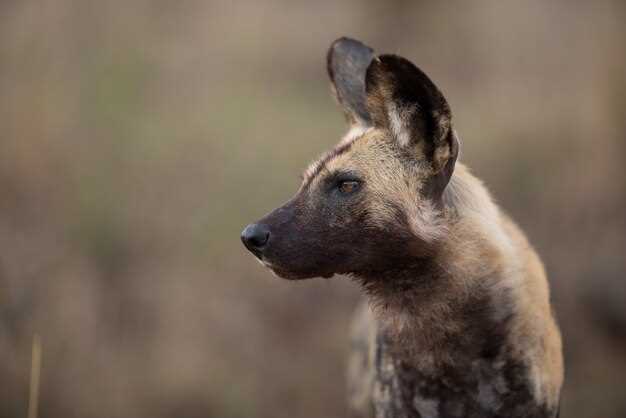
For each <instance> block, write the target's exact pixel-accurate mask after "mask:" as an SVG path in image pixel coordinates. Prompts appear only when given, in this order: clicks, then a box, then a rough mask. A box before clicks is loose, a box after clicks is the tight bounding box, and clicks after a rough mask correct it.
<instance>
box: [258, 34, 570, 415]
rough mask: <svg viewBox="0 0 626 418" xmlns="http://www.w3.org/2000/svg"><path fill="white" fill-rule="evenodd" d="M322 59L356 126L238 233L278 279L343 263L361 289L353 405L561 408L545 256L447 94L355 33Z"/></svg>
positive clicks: (357, 408)
mask: <svg viewBox="0 0 626 418" xmlns="http://www.w3.org/2000/svg"><path fill="white" fill-rule="evenodd" d="M328 66H329V74H330V76H331V80H332V81H333V85H334V92H335V94H336V95H337V98H338V101H339V102H340V103H341V104H342V106H343V108H344V111H345V113H346V115H347V116H348V117H347V119H348V121H349V122H350V123H351V129H350V131H349V132H348V134H347V135H346V136H345V137H344V138H343V139H342V140H341V141H340V142H339V144H338V145H337V147H336V148H335V149H333V150H331V151H330V152H328V153H327V154H326V155H324V156H323V157H322V158H320V159H319V160H318V161H316V162H315V163H313V164H312V165H311V166H310V167H309V168H308V169H307V170H306V172H305V174H304V178H303V182H302V185H301V187H300V189H299V191H298V193H297V194H296V195H295V196H294V198H293V199H292V200H290V201H289V202H287V203H286V204H285V205H283V206H282V207H280V208H278V209H276V210H275V211H273V212H272V213H270V214H269V215H267V216H266V217H264V218H263V219H262V220H260V221H259V224H262V225H263V226H264V228H265V229H264V230H268V231H270V235H269V236H268V237H269V239H268V240H267V242H266V243H264V244H263V245H262V246H260V247H254V246H251V245H250V244H249V243H247V244H246V245H247V246H248V247H249V248H250V249H251V251H253V252H254V253H255V255H256V256H257V257H259V259H260V260H261V261H262V262H263V263H264V264H265V265H267V266H268V267H269V268H271V269H272V270H273V271H274V272H275V273H276V274H278V275H279V276H281V277H285V278H289V279H302V278H308V277H315V276H323V277H330V276H332V275H334V274H337V273H343V274H348V275H350V276H351V277H353V278H354V280H356V281H357V282H358V283H360V285H361V286H362V288H363V289H364V291H365V294H366V295H367V299H368V301H367V303H366V304H364V305H363V306H362V307H360V308H359V310H358V314H357V318H356V321H355V327H354V332H353V335H354V336H353V351H354V355H353V357H352V359H351V361H350V367H349V371H350V373H349V374H350V377H351V378H350V394H351V396H350V405H351V410H352V411H353V415H354V416H368V417H369V416H376V417H395V418H398V417H407V418H408V417H420V418H446V417H507V418H521V417H535V418H540V417H541V418H543V417H546V418H547V417H555V416H556V414H557V413H558V404H559V396H560V388H561V384H562V379H563V366H562V357H561V340H560V335H559V332H558V328H557V326H556V323H555V321H554V318H553V316H552V313H551V309H550V303H549V290H548V285H547V280H546V276H545V272H544V270H543V266H542V264H541V261H540V260H539V258H538V257H537V255H536V253H535V252H534V250H533V249H532V247H531V246H530V244H529V243H528V242H527V240H526V238H525V237H524V235H523V233H522V232H521V231H520V230H519V229H518V228H517V227H516V226H515V224H514V223H513V222H512V221H511V220H510V219H509V218H508V217H507V216H506V215H505V214H503V213H502V212H501V211H500V210H499V209H498V207H497V206H496V205H495V204H494V203H493V200H492V199H491V197H490V195H489V193H488V192H487V190H486V189H485V187H484V186H483V185H482V183H481V182H480V181H479V180H478V179H476V178H475V177H474V176H473V175H472V174H471V173H470V172H469V171H468V170H467V168H465V166H463V165H462V164H460V163H457V162H456V160H457V157H458V152H459V141H458V137H457V135H456V133H455V131H454V129H453V127H452V123H451V120H452V115H451V112H450V108H449V106H448V104H447V102H446V100H445V98H444V97H443V95H442V94H441V92H440V91H439V90H438V89H437V87H436V86H435V85H434V83H433V82H432V81H431V80H430V79H429V78H428V77H427V76H426V75H425V74H424V73H423V72H422V71H421V70H419V69H418V68H417V67H415V66H414V65H413V64H412V63H410V62H409V61H407V60H405V59H403V58H401V57H397V56H394V55H382V56H378V57H375V56H374V54H373V51H372V50H371V49H370V48H369V47H366V46H365V45H363V44H361V43H359V42H358V41H354V40H348V39H345V38H342V39H340V40H338V41H336V42H335V43H334V44H333V46H332V47H331V50H330V51H329V55H328ZM338 75H340V77H338ZM345 182H349V183H352V184H357V185H358V186H357V187H355V188H354V189H352V188H351V189H349V190H350V192H342V191H341V190H342V188H341V187H340V186H341V185H342V184H343V183H345Z"/></svg>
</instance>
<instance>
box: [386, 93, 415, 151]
mask: <svg viewBox="0 0 626 418" xmlns="http://www.w3.org/2000/svg"><path fill="white" fill-rule="evenodd" d="M407 111H408V109H398V106H396V104H395V103H393V102H392V103H389V104H388V105H387V116H388V117H389V124H390V125H391V126H390V127H391V132H392V133H393V135H394V136H395V137H396V140H397V141H398V143H399V144H400V146H402V147H406V146H407V145H409V144H410V143H411V135H410V133H409V130H408V129H407V127H406V126H405V124H404V123H403V121H402V117H403V116H406V113H408V112H407Z"/></svg>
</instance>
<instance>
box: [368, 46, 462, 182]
mask: <svg viewBox="0 0 626 418" xmlns="http://www.w3.org/2000/svg"><path fill="white" fill-rule="evenodd" d="M365 84H366V95H367V109H368V113H369V115H370V117H371V119H372V123H373V124H374V126H376V127H378V128H382V129H386V130H388V131H389V132H390V133H391V135H392V136H393V137H394V138H395V140H396V141H397V142H398V144H399V145H400V146H401V147H403V148H405V149H407V150H409V151H410V152H414V155H415V156H416V158H419V159H425V160H426V161H427V162H428V163H430V165H431V167H432V169H433V172H434V173H440V172H444V171H445V173H443V174H444V177H445V179H444V178H442V180H444V181H445V184H447V181H448V179H449V176H450V175H451V174H452V169H453V166H454V162H455V160H456V157H457V154H458V141H457V139H456V136H455V134H454V131H453V130H452V126H451V119H452V114H451V112H450V107H449V106H448V102H447V101H446V99H445V98H444V97H443V94H442V93H441V92H440V91H439V89H438V88H437V86H435V84H434V83H433V82H432V81H431V80H430V78H428V76H426V74H424V72H422V70H420V69H419V68H417V67H416V66H415V65H413V63H411V62H410V61H408V60H406V59H405V58H402V57H399V56H396V55H381V56H379V57H376V58H375V59H374V60H373V61H372V62H371V64H370V65H369V67H368V69H367V72H366V81H365ZM445 184H444V186H445Z"/></svg>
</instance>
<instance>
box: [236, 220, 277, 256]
mask: <svg viewBox="0 0 626 418" xmlns="http://www.w3.org/2000/svg"><path fill="white" fill-rule="evenodd" d="M269 239H270V230H269V228H268V227H267V225H263V224H250V225H248V226H246V227H245V229H244V230H243V232H242V233H241V241H242V242H243V245H245V246H246V248H247V249H249V250H250V251H260V250H262V249H263V247H265V245H266V244H267V241H269Z"/></svg>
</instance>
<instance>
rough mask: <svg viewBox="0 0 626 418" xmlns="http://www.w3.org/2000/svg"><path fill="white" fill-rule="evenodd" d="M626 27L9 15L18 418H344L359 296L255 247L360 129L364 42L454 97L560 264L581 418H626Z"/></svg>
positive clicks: (395, 5)
mask: <svg viewBox="0 0 626 418" xmlns="http://www.w3.org/2000/svg"><path fill="white" fill-rule="evenodd" d="M624 21H626V4H625V3H624V2H621V1H618V0H614V1H609V0H601V1H596V2H566V1H564V0H561V1H555V2H539V1H531V2H523V3H521V2H501V1H495V0H493V1H478V2H460V3H457V2H455V3H445V4H441V3H434V2H433V3H429V2H407V1H393V2H374V1H363V2H357V1H348V2H330V1H322V2H309V3H297V2H296V3H294V2H289V1H269V0H264V1H251V0H248V1H238V2H228V1H212V2H203V1H197V0H185V1H179V2H166V1H147V0H138V1H133V2H123V1H119V0H116V1H109V2H82V1H78V0H58V1H55V2H52V1H48V2H45V1H44V2H37V1H20V2H17V1H4V2H2V3H0V91H1V92H2V95H1V98H0V121H1V122H2V125H1V126H2V128H1V131H0V132H2V134H1V138H0V245H1V248H2V249H3V251H2V254H1V255H0V356H1V357H0V358H2V360H1V361H0V388H1V389H0V405H1V406H0V416H1V417H18V416H25V414H26V410H27V407H28V380H29V375H30V362H31V358H30V355H31V354H30V353H31V348H32V342H33V336H34V335H35V334H39V335H41V344H42V345H41V347H42V369H41V388H40V405H39V411H40V416H42V417H68V418H69V417H130V416H132V417H143V416H145V417H148V416H149V417H172V416H185V417H251V416H254V417H260V418H263V417H272V418H280V417H303V418H304V417H341V416H344V415H345V403H344V398H345V392H344V367H345V364H344V358H345V357H346V354H347V350H348V344H347V336H346V331H347V329H348V325H349V321H350V314H351V311H352V309H353V307H354V304H355V303H356V300H357V298H358V297H359V296H358V295H359V292H358V289H357V288H356V287H355V286H354V285H352V284H351V283H349V282H348V281H347V280H345V279H343V278H336V279H334V280H332V281H321V280H311V281H307V282H302V283H287V282H284V281H280V280H278V279H276V278H274V277H272V276H271V275H270V273H269V272H268V271H266V270H264V269H263V268H261V267H260V266H259V265H258V263H256V262H255V261H254V260H253V258H252V257H250V256H249V255H248V254H246V252H245V251H244V249H243V248H242V246H241V245H240V242H239V232H240V230H241V228H242V227H243V226H244V225H245V224H247V223H248V222H250V221H252V220H254V219H257V218H258V217H260V216H261V215H262V214H264V213H265V212H267V211H269V210H270V209H272V208H273V207H275V206H277V205H278V204H279V203H280V202H282V201H284V200H286V199H287V198H289V196H290V195H291V194H292V193H293V192H294V191H295V189H296V188H297V185H298V182H299V180H298V175H299V173H300V171H301V170H302V169H304V168H305V166H306V165H307V163H308V162H309V161H311V160H312V159H313V158H314V157H315V156H316V155H317V154H319V153H320V152H321V151H322V150H325V149H327V148H328V147H329V146H331V145H332V144H333V143H335V142H336V141H337V140H338V139H339V138H340V136H341V134H342V133H343V130H344V129H345V127H344V123H343V120H342V116H341V114H340V112H339V111H338V109H337V107H336V106H335V104H334V103H333V101H332V99H331V98H330V95H329V94H328V93H329V88H328V83H327V80H326V73H325V66H324V64H325V62H324V59H325V53H326V48H327V47H328V45H329V44H330V42H331V41H332V40H333V39H335V38H337V37H339V36H342V35H350V36H353V37H356V38H360V39H363V40H364V41H366V42H367V43H369V44H371V45H373V46H375V47H376V48H377V49H378V50H379V51H385V52H396V53H401V54H402V55H404V56H407V57H409V58H410V59H412V60H413V61H414V62H416V63H417V64H418V65H419V66H421V67H422V68H423V69H424V70H425V71H426V72H427V73H429V74H430V75H431V76H432V77H433V78H434V79H435V80H436V81H437V83H438V84H439V85H440V86H441V88H442V89H443V90H444V92H445V93H446V95H447V96H448V98H449V100H450V102H451V105H452V108H453V111H454V113H455V121H456V122H455V123H456V129H457V130H458V131H459V133H460V135H461V138H462V140H463V155H462V159H463V160H464V161H465V162H466V163H468V164H469V165H470V166H471V167H473V168H474V171H475V172H476V173H477V174H478V175H479V176H480V177H481V178H483V179H484V180H485V181H486V183H487V184H488V186H490V188H491V189H492V191H493V192H494V194H495V195H496V197H497V198H498V200H499V202H500V203H501V205H502V206H503V207H504V208H505V209H506V210H508V211H509V212H511V213H512V215H513V216H514V217H515V218H516V219H517V220H518V221H519V223H520V224H521V225H522V227H523V228H524V229H525V230H526V231H527V232H528V234H529V236H530V238H531V240H532V241H533V243H534V244H535V245H536V246H537V248H538V250H539V252H540V253H541V254H542V257H543V259H544V261H545V263H546V266H547V269H548V271H549V274H550V278H551V282H552V288H553V299H554V302H555V309H556V311H557V314H558V317H559V320H560V323H561V325H562V329H563V333H564V337H565V348H566V361H567V378H566V386H565V389H564V392H563V400H562V403H563V408H562V409H563V411H562V416H566V417H570V418H583V417H589V418H595V417H599V416H602V417H607V418H610V417H615V418H618V417H620V418H621V417H623V416H626V397H625V396H624V387H625V386H626V377H625V376H626V351H625V350H624V347H625V346H626V303H625V301H626V286H625V284H624V280H623V278H624V274H625V273H626V261H625V260H626V258H625V254H624V248H625V246H626V236H625V234H624V231H626V219H625V216H624V210H625V209H626V178H625V175H624V174H625V173H624V169H623V164H622V162H621V159H623V158H624V156H625V155H626V145H625V144H626V142H625V140H626V117H625V116H626V115H625V109H626V54H625V52H624V43H623V40H624V36H625V34H626V26H624Z"/></svg>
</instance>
